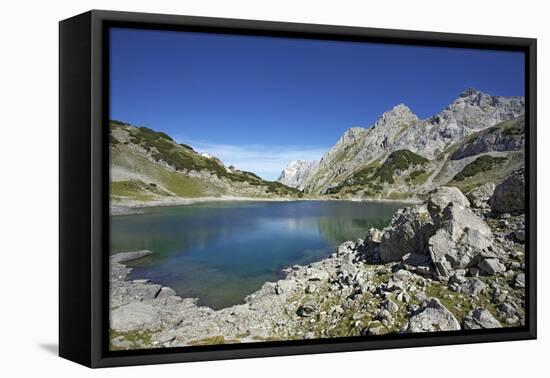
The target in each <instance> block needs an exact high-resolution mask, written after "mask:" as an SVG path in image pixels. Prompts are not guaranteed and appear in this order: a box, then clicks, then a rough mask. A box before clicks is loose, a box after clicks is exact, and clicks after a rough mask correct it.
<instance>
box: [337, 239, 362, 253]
mask: <svg viewBox="0 0 550 378" xmlns="http://www.w3.org/2000/svg"><path fill="white" fill-rule="evenodd" d="M356 248H357V245H356V243H355V242H354V241H351V240H348V241H346V242H343V243H342V244H340V245H339V246H338V252H337V256H343V255H346V254H348V253H351V252H353V251H354V250H355V249H356Z"/></svg>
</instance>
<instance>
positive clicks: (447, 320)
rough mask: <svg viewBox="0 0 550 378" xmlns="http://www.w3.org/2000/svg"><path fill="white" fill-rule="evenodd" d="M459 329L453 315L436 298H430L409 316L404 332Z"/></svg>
mask: <svg viewBox="0 0 550 378" xmlns="http://www.w3.org/2000/svg"><path fill="white" fill-rule="evenodd" d="M459 329H460V324H459V323H458V321H457V320H456V318H455V317H454V316H453V314H452V313H451V312H450V311H449V310H447V308H446V307H445V306H443V305H442V304H441V302H439V300H438V299H437V298H430V299H429V300H428V303H427V304H426V305H425V306H423V307H421V308H420V309H418V310H417V311H415V312H414V313H413V314H412V315H411V317H410V318H409V324H408V326H407V328H406V332H409V333H413V332H436V331H457V330H459Z"/></svg>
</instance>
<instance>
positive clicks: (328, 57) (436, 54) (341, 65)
mask: <svg viewBox="0 0 550 378" xmlns="http://www.w3.org/2000/svg"><path fill="white" fill-rule="evenodd" d="M523 72H524V56H523V54H522V53H515V52H501V51H481V50H467V49H448V48H435V47H410V46H398V45H383V44H370V43H369V44H367V43H353V42H340V41H315V40H302V39H288V38H271V37H253V36H230V35H215V34H204V33H188V32H170V31H150V30H133V29H112V31H111V118H112V119H117V120H121V121H124V122H128V123H132V124H135V125H145V126H148V127H151V128H153V129H156V130H161V131H164V132H166V133H168V134H169V135H171V136H173V137H174V138H175V139H177V140H179V141H181V142H185V143H189V144H191V145H193V146H195V147H196V148H198V149H199V150H201V151H208V152H211V153H213V154H216V155H218V156H219V157H220V158H222V160H224V161H226V162H227V163H231V164H235V165H237V167H238V168H239V167H240V168H241V169H247V170H252V171H254V172H256V173H258V174H260V175H262V176H263V177H265V178H268V179H275V178H276V176H277V175H278V173H279V172H280V170H281V169H282V168H283V167H284V164H285V163H284V162H285V160H286V159H291V160H292V159H299V158H301V159H303V160H309V159H318V158H320V156H321V154H322V152H323V151H325V150H326V149H328V148H330V146H332V145H333V144H334V143H335V142H336V141H337V140H338V138H339V137H340V135H341V134H342V133H343V132H344V131H345V130H346V129H348V128H349V127H352V126H362V127H368V126H370V125H371V124H372V123H374V122H375V121H376V119H377V118H378V117H379V116H380V115H381V114H382V113H383V112H384V111H386V110H388V109H390V108H391V107H392V106H394V105H396V104H398V103H404V104H406V105H407V106H409V107H410V108H411V109H412V111H413V112H415V113H416V114H417V115H418V116H419V117H420V118H426V117H429V116H431V115H433V114H436V113H438V112H439V111H441V110H442V109H443V108H444V107H445V106H447V105H448V104H449V103H450V102H452V101H453V100H454V99H455V98H456V97H458V95H459V94H460V92H462V91H463V90H464V89H466V88H467V87H475V88H477V89H479V90H481V91H483V92H486V93H490V94H495V95H503V96H523V95H524V75H523Z"/></svg>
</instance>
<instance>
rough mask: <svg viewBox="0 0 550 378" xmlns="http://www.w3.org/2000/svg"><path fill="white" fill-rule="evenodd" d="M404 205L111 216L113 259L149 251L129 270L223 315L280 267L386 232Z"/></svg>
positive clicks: (204, 206) (223, 207)
mask: <svg viewBox="0 0 550 378" xmlns="http://www.w3.org/2000/svg"><path fill="white" fill-rule="evenodd" d="M403 206H404V205H403V204H396V203H374V202H373V203H369V202H351V201H293V202H209V203H201V204H196V205H187V206H179V207H159V208H151V209H145V210H144V213H143V214H134V215H124V216H114V217H111V253H117V252H125V251H134V250H139V249H149V250H151V251H153V252H154V254H153V255H151V256H148V257H145V258H143V259H140V260H136V261H133V262H130V263H129V266H131V267H132V268H133V271H132V273H131V276H130V278H131V279H137V278H149V279H150V280H151V282H153V283H158V284H161V285H164V286H169V287H171V288H173V289H174V290H176V292H177V293H178V295H180V296H181V297H184V298H186V297H195V298H199V304H201V305H206V306H209V307H212V308H214V309H220V308H224V307H228V306H232V305H234V304H238V303H242V302H243V299H244V297H245V296H247V295H248V294H251V293H253V292H254V291H256V290H258V289H259V288H260V287H261V286H262V285H263V283H264V282H266V281H276V280H278V279H280V278H281V277H282V275H281V270H282V269H283V268H286V267H289V266H292V265H295V264H300V265H304V264H308V263H310V262H313V261H318V260H321V259H323V258H325V257H327V256H329V255H330V254H331V253H332V252H333V251H334V248H335V247H336V246H338V245H339V244H341V243H342V242H344V241H346V240H354V239H357V238H364V237H365V236H366V234H367V231H368V229H369V228H370V227H377V228H383V227H385V226H386V225H387V224H388V223H389V221H390V219H391V217H392V215H393V213H394V212H395V211H396V210H397V209H398V208H400V207H403Z"/></svg>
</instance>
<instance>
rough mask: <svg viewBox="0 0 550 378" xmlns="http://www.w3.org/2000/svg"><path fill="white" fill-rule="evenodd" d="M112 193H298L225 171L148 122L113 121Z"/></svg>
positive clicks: (136, 195) (132, 195) (144, 196)
mask: <svg viewBox="0 0 550 378" xmlns="http://www.w3.org/2000/svg"><path fill="white" fill-rule="evenodd" d="M110 128H111V129H110V130H111V134H110V146H111V148H110V150H111V172H112V182H111V193H112V196H113V198H114V199H117V198H118V199H123V198H126V199H136V200H143V201H147V200H151V199H155V198H158V197H165V196H179V197H200V196H220V195H252V196H259V197H271V196H300V195H301V193H300V191H298V190H297V189H294V188H290V187H287V186H285V185H283V184H281V183H278V182H271V181H265V180H263V179H261V178H260V177H258V176H257V175H255V174H253V173H251V172H244V171H236V170H235V171H228V170H227V169H226V168H225V167H224V166H223V164H222V163H221V162H220V161H219V160H218V159H215V158H207V157H204V156H201V155H200V154H198V153H197V152H196V151H194V150H193V148H192V147H191V146H188V145H186V144H178V143H176V142H175V141H174V140H173V139H172V138H171V137H170V136H168V135H166V134H165V133H162V132H157V131H154V130H152V129H150V128H146V127H134V126H131V125H129V124H126V123H123V122H119V121H111V124H110Z"/></svg>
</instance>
